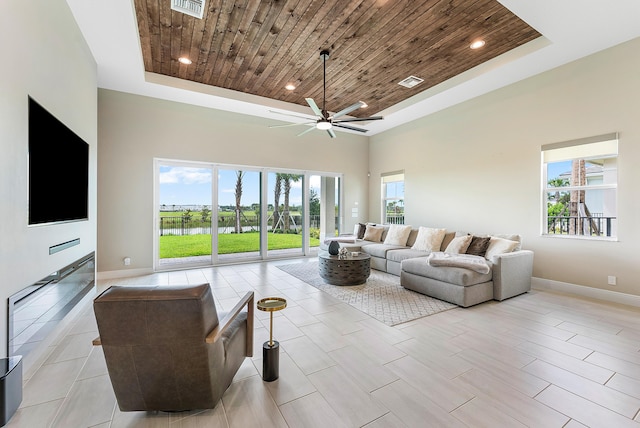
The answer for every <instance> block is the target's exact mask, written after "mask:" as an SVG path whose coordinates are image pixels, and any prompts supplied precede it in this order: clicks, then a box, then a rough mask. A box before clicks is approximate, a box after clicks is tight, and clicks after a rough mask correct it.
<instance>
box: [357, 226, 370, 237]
mask: <svg viewBox="0 0 640 428" xmlns="http://www.w3.org/2000/svg"><path fill="white" fill-rule="evenodd" d="M358 226H359V229H358V234H357V235H356V237H357V238H358V239H363V238H364V231H365V230H367V225H366V224H364V223H358Z"/></svg>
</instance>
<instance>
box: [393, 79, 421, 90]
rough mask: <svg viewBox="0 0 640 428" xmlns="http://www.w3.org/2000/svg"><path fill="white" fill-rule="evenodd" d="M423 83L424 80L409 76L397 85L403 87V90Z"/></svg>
mask: <svg viewBox="0 0 640 428" xmlns="http://www.w3.org/2000/svg"><path fill="white" fill-rule="evenodd" d="M422 82H424V79H421V78H419V77H416V76H409V77H407V78H406V79H404V80H402V81H400V82H398V85H400V86H404V87H405V88H413V87H414V86H416V85H418V84H420V83H422Z"/></svg>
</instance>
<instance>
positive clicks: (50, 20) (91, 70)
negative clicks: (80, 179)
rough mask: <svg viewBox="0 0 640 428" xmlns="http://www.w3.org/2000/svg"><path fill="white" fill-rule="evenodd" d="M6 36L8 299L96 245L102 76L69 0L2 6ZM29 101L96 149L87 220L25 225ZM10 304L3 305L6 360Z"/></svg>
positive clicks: (4, 248)
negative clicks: (75, 243)
mask: <svg viewBox="0 0 640 428" xmlns="http://www.w3.org/2000/svg"><path fill="white" fill-rule="evenodd" d="M0 31H1V35H2V43H0V58H2V59H3V60H2V68H1V69H0V77H1V78H0V94H1V96H0V147H1V150H0V175H1V176H2V179H0V196H1V201H2V221H0V278H2V279H1V282H0V300H2V301H3V302H6V299H7V298H8V297H9V296H10V295H12V294H14V293H16V292H17V291H19V290H21V289H23V288H25V287H27V286H28V285H31V284H32V283H33V282H35V281H37V280H40V279H42V278H44V277H46V276H47V275H49V274H51V273H52V272H53V271H55V270H57V269H59V268H61V267H64V266H66V265H68V264H70V263H71V262H73V261H75V260H77V259H79V258H80V257H82V256H84V255H86V254H88V253H90V252H92V251H94V250H95V248H96V247H95V246H96V233H95V230H96V165H97V162H96V155H97V89H96V87H97V77H96V74H97V73H96V64H95V61H94V60H93V57H92V55H91V53H90V51H89V49H88V47H87V45H86V43H85V41H84V39H83V37H82V35H81V34H80V31H79V29H78V27H77V26H76V23H75V20H74V19H73V16H72V14H71V11H70V10H69V8H68V6H67V3H66V2H65V1H64V0H47V1H38V2H15V1H2V2H0ZM28 96H31V97H33V98H34V99H35V100H36V101H37V102H38V103H40V104H41V105H42V106H43V107H45V108H46V109H47V110H49V112H51V113H52V114H53V115H54V116H56V117H57V118H58V119H59V120H61V121H62V122H63V123H65V124H66V125H67V126H68V127H69V128H71V129H72V130H73V131H74V132H75V133H76V134H78V135H79V136H80V137H81V138H83V139H84V140H85V141H86V142H87V143H89V145H90V176H89V180H90V198H89V204H90V206H89V218H90V220H89V221H83V222H74V223H66V224H59V225H48V226H35V227H27V192H28V191H27V184H28V183H27V161H28V158H27V156H28V108H27V105H28V102H27V100H28V98H27V97H28ZM56 143H59V142H55V141H52V144H56ZM53 167H54V166H53V165H52V168H53ZM42 173H43V174H51V173H55V171H54V170H53V169H52V171H42ZM75 238H80V245H78V246H75V247H72V248H69V249H67V250H64V251H62V252H59V253H56V254H54V255H49V247H50V246H52V245H55V244H59V243H62V242H66V241H69V240H72V239H75ZM6 306H7V305H6V303H5V304H2V305H0V356H4V355H5V354H6V347H5V344H6V331H7V328H6V323H7V321H6V320H7V313H6V311H7V309H6Z"/></svg>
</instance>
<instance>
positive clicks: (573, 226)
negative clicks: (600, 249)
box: [542, 133, 618, 239]
mask: <svg viewBox="0 0 640 428" xmlns="http://www.w3.org/2000/svg"><path fill="white" fill-rule="evenodd" d="M617 171H618V135H617V134H616V133H613V134H607V135H600V136H597V137H591V138H584V139H581V140H573V141H566V142H562V143H555V144H547V145H544V146H542V176H543V183H542V188H543V195H542V200H543V225H542V234H543V235H549V236H565V237H567V236H570V237H581V238H595V239H615V238H616V237H617V229H618V218H617V186H618V173H617Z"/></svg>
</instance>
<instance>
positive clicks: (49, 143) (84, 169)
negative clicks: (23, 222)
mask: <svg viewBox="0 0 640 428" xmlns="http://www.w3.org/2000/svg"><path fill="white" fill-rule="evenodd" d="M88 218H89V145H88V144H87V143H86V142H84V140H82V138H80V137H78V136H77V135H76V134H75V133H74V132H73V131H72V130H70V129H69V128H67V126H65V125H64V124H63V123H62V122H60V121H59V120H58V119H56V118H55V117H54V116H53V115H52V114H51V113H49V112H48V111H47V110H46V109H44V108H43V107H42V106H41V105H40V104H38V103H37V102H36V101H34V100H33V99H32V98H31V97H29V224H30V225H33V224H45V223H56V222H67V221H78V220H87V219H88Z"/></svg>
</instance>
